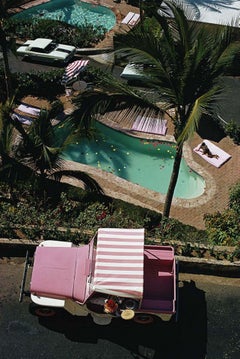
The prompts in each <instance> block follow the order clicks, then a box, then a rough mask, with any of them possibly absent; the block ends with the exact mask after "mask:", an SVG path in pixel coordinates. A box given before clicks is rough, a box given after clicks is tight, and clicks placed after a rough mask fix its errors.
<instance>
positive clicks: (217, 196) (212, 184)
mask: <svg viewBox="0 0 240 359" xmlns="http://www.w3.org/2000/svg"><path fill="white" fill-rule="evenodd" d="M42 2H43V1H38V3H42ZM35 3H36V2H35ZM100 4H101V5H107V6H109V7H111V8H112V9H113V10H114V11H115V13H118V14H120V17H119V20H118V24H117V25H116V26H117V27H118V26H119V23H120V22H121V19H122V18H123V17H124V16H125V15H126V14H127V13H128V11H133V12H138V9H137V8H133V7H131V6H130V5H127V4H126V3H125V2H124V1H122V2H121V3H120V4H117V3H114V2H113V1H112V0H100ZM115 29H116V28H115ZM101 46H104V47H105V46H112V32H110V33H109V34H108V36H107V38H106V40H105V41H104V42H103V43H101ZM168 127H169V128H168V133H167V135H168V136H169V135H170V136H171V135H172V134H173V128H172V126H171V123H170V120H169V124H168ZM212 135H213V133H211V131H209V137H205V138H211V136H212ZM201 141H202V138H201V137H200V136H199V135H197V134H195V135H194V136H193V138H192V139H191V140H190V141H189V143H188V144H187V145H186V146H185V151H184V157H185V158H186V159H187V161H188V163H189V165H190V166H191V168H193V169H194V170H196V171H197V172H198V173H199V174H202V175H203V177H204V179H205V180H206V191H205V193H204V194H203V195H202V196H200V197H198V198H196V199H193V200H179V199H174V201H173V205H172V209H171V216H172V217H174V218H176V219H178V220H180V221H182V222H183V223H186V224H189V225H193V226H196V227H198V228H204V220H203V217H204V214H205V213H214V212H216V211H220V212H221V211H222V210H224V209H225V208H227V206H228V199H229V189H230V187H231V186H232V185H233V184H234V183H236V182H237V181H240V147H239V146H237V145H235V144H233V142H232V141H231V140H230V139H229V138H228V137H225V138H223V139H221V140H220V141H219V142H214V141H213V143H215V144H216V145H217V146H219V147H220V148H221V149H223V150H225V151H226V152H228V153H229V154H231V156H232V158H231V159H230V160H229V161H228V162H227V163H225V164H224V165H223V166H222V167H220V168H215V167H213V166H212V165H210V164H209V163H207V162H206V161H204V160H203V159H202V158H200V156H198V155H197V154H195V153H194V152H193V151H192V149H193V148H194V147H196V146H197V145H198V144H199V143H200V142H201ZM67 167H68V168H74V169H77V168H78V169H80V170H85V171H86V172H88V173H90V174H92V175H93V176H94V177H95V178H96V180H97V181H98V182H99V184H100V185H101V186H102V188H103V189H104V190H105V193H106V194H107V195H110V196H114V197H116V198H120V199H122V200H125V201H127V202H130V203H135V204H137V205H141V206H144V207H147V208H149V209H154V210H157V211H159V212H161V211H162V209H163V203H164V196H163V195H161V194H159V193H156V192H153V191H150V190H146V189H144V188H141V187H139V186H138V185H134V184H131V183H129V182H127V181H125V180H122V179H120V178H118V177H115V176H114V177H113V175H112V174H110V173H105V172H104V173H102V172H101V171H99V170H96V169H94V168H89V167H87V166H85V165H80V164H77V163H75V162H69V163H68V164H67ZM75 184H76V183H75Z"/></svg>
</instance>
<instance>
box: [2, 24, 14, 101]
mask: <svg viewBox="0 0 240 359" xmlns="http://www.w3.org/2000/svg"><path fill="white" fill-rule="evenodd" d="M0 43H1V48H2V54H3V68H4V76H5V86H6V94H7V99H9V98H11V97H12V94H13V93H12V82H11V72H10V69H9V62H8V50H7V40H6V34H5V32H4V30H3V28H2V24H1V23H0Z"/></svg>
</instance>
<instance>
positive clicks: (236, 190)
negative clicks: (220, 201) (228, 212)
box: [229, 182, 240, 215]
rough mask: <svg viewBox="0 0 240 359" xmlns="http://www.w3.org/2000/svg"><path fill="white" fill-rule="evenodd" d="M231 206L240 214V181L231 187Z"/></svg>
mask: <svg viewBox="0 0 240 359" xmlns="http://www.w3.org/2000/svg"><path fill="white" fill-rule="evenodd" d="M229 208H231V209H232V210H233V211H234V212H236V213H237V214H238V215H239V214H240V182H239V183H236V184H235V185H234V186H233V187H232V188H230V193H229Z"/></svg>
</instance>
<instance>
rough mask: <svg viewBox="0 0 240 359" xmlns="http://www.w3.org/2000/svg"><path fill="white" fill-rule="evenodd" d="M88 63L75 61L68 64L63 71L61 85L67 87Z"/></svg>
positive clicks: (87, 61) (86, 61)
mask: <svg viewBox="0 0 240 359" xmlns="http://www.w3.org/2000/svg"><path fill="white" fill-rule="evenodd" d="M88 63H89V60H76V61H73V62H72V63H70V64H69V65H68V66H67V67H66V69H65V72H64V74H63V77H62V81H61V84H62V85H67V84H69V83H70V82H73V81H74V80H75V79H76V78H77V77H78V75H79V74H80V72H82V71H83V70H84V69H85V68H86V66H87V64H88Z"/></svg>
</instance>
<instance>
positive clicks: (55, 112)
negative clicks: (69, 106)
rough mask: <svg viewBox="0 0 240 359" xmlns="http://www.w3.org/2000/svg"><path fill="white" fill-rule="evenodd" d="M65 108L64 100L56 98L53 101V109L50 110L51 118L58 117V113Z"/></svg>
mask: <svg viewBox="0 0 240 359" xmlns="http://www.w3.org/2000/svg"><path fill="white" fill-rule="evenodd" d="M63 110H64V106H63V103H62V101H60V100H55V101H54V102H52V103H51V110H50V111H49V112H50V113H49V115H50V117H51V118H54V117H56V116H57V115H59V114H60V113H61V112H63Z"/></svg>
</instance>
